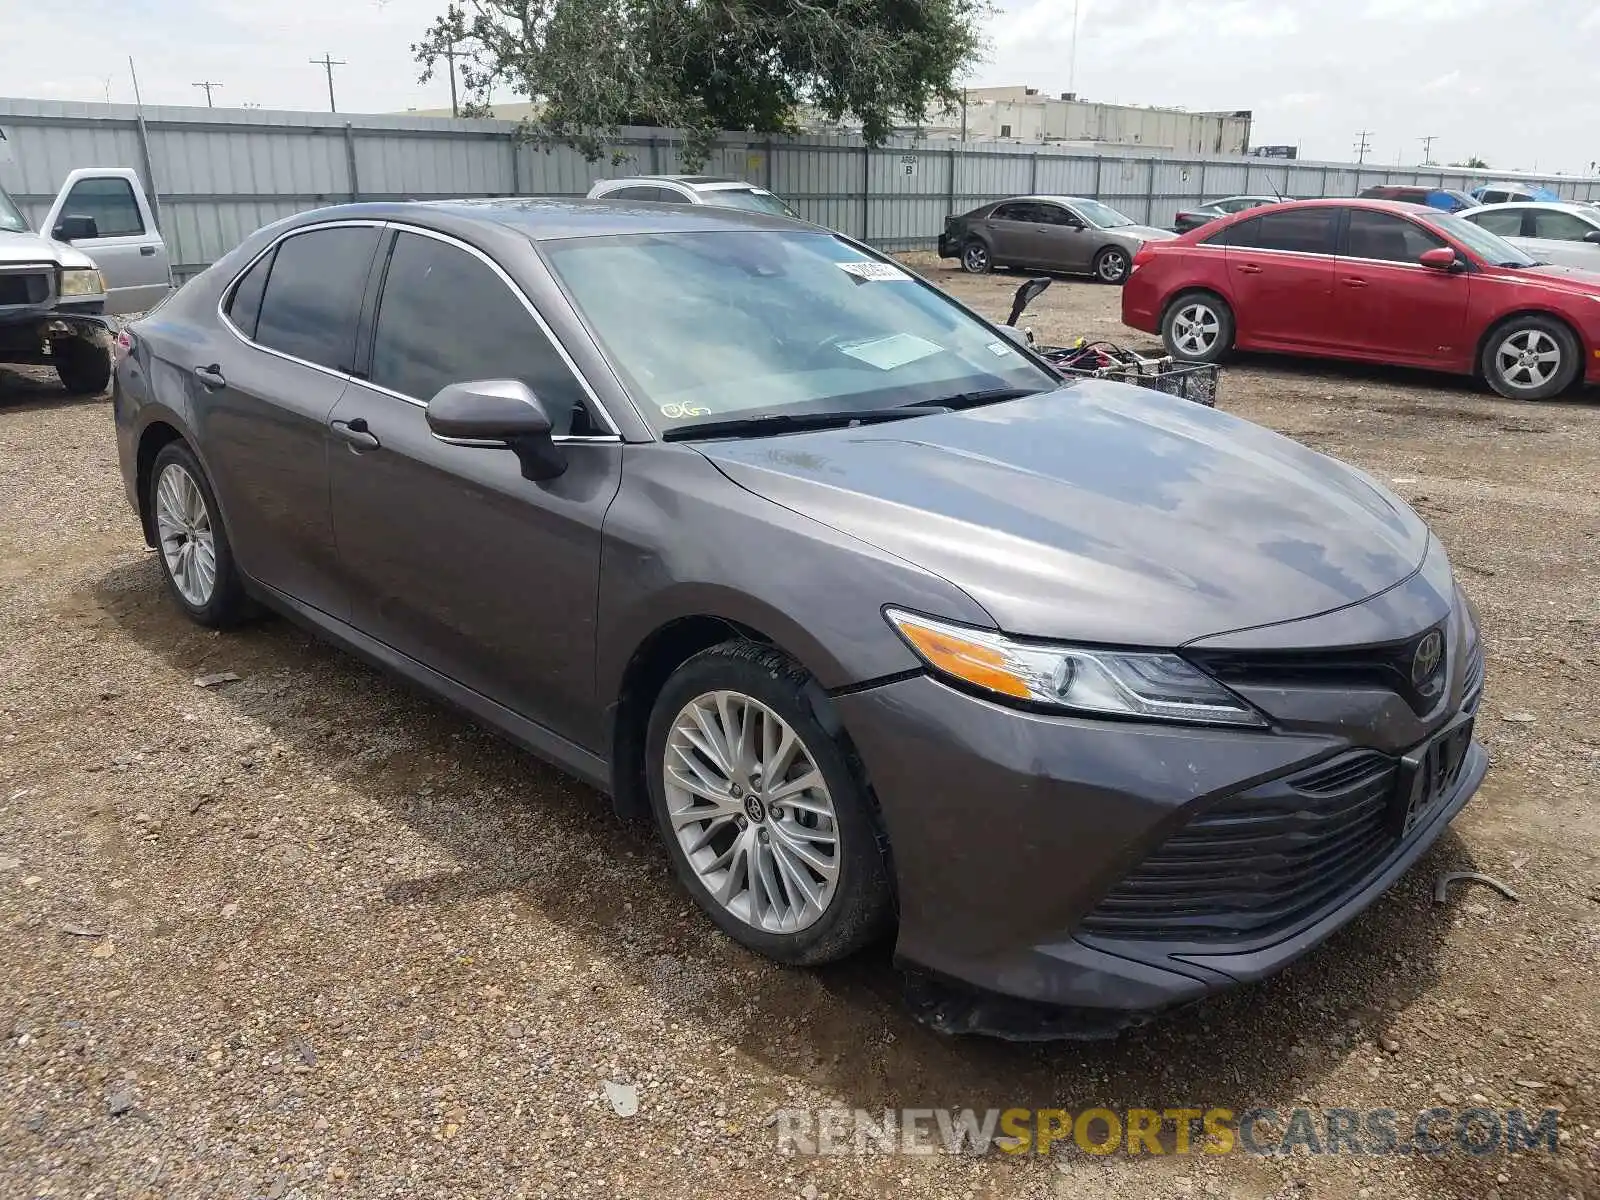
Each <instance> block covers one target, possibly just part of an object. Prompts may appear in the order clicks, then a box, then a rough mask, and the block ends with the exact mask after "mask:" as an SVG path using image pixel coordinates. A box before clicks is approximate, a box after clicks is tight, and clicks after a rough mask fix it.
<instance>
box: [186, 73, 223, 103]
mask: <svg viewBox="0 0 1600 1200" xmlns="http://www.w3.org/2000/svg"><path fill="white" fill-rule="evenodd" d="M189 86H190V87H197V88H205V90H206V107H207V108H211V107H213V105H212V103H211V89H212V88H219V87H221V86H222V85H221V84H220V83H218V82H217V81H216V80H214V79H204V80H201V81H200V82H199V83H191V84H190V85H189Z"/></svg>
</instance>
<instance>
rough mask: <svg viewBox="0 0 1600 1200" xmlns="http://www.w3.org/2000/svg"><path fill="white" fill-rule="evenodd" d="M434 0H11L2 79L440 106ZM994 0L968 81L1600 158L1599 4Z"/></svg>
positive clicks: (1, 41) (443, 90)
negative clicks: (416, 54) (204, 83)
mask: <svg viewBox="0 0 1600 1200" xmlns="http://www.w3.org/2000/svg"><path fill="white" fill-rule="evenodd" d="M443 4H444V0H382V2H379V0H65V2H62V3H54V4H49V3H45V4H41V3H31V2H29V0H8V2H7V4H6V7H7V9H8V10H9V11H8V12H7V14H6V16H5V18H4V21H3V32H0V94H3V95H8V96H27V97H35V98H50V99H62V100H104V99H106V98H107V96H108V95H109V97H110V99H111V100H113V101H121V102H127V101H130V100H132V99H133V89H132V85H131V83H130V82H129V77H128V61H127V60H128V55H130V54H131V55H133V56H134V59H135V62H136V64H137V66H138V71H139V82H140V87H141V89H142V92H143V96H144V100H145V102H146V103H160V104H197V103H198V104H203V103H204V102H205V98H204V95H203V93H202V92H201V91H200V90H199V89H197V88H195V87H193V86H191V85H192V84H193V83H195V82H198V81H201V80H207V79H209V80H216V81H220V82H221V83H222V85H223V86H222V87H221V88H220V89H218V90H216V93H215V95H216V103H217V104H218V105H219V106H224V105H225V106H230V107H231V106H237V105H240V104H244V103H253V104H258V105H260V106H261V107H263V108H311V109H315V108H326V106H327V84H326V78H325V76H324V74H323V71H322V68H321V67H320V66H313V65H311V63H310V62H308V61H307V60H309V59H311V58H313V57H319V56H320V55H322V53H323V52H324V51H331V52H332V54H333V57H334V58H342V59H346V60H347V65H345V66H342V67H337V68H335V76H334V85H335V89H336V91H337V98H338V104H339V108H340V110H341V111H347V112H357V111H360V112H389V111H396V110H403V109H405V108H408V107H415V108H437V107H443V106H447V105H448V104H449V102H450V97H449V89H448V85H447V84H446V83H444V82H443V81H442V80H435V81H434V82H433V83H430V84H428V85H426V86H424V85H422V84H419V83H418V82H417V69H416V65H415V63H414V62H413V61H412V59H411V54H410V50H409V45H410V43H411V42H412V41H414V40H415V39H416V38H417V37H418V36H419V35H420V34H421V33H422V31H423V30H424V29H425V28H426V27H427V25H428V22H429V19H430V18H431V17H432V16H433V15H434V14H435V13H437V12H439V11H440V10H441V9H442V8H443ZM1073 7H1074V5H1073V0H1001V3H1000V5H999V11H998V12H997V13H996V15H995V17H994V18H993V19H992V20H991V21H990V23H989V27H988V34H989V38H990V42H991V45H990V48H989V51H988V57H987V61H985V62H983V63H981V64H979V65H978V66H977V67H976V68H975V69H974V71H973V72H972V75H971V78H970V82H971V83H972V84H973V85H975V86H976V85H983V84H1001V83H1026V84H1029V85H1031V86H1033V87H1037V88H1039V89H1040V90H1041V91H1043V92H1046V93H1056V92H1063V91H1067V90H1069V88H1075V90H1076V91H1077V92H1078V93H1079V94H1080V95H1082V96H1084V97H1085V98H1088V99H1095V100H1107V101H1115V102H1118V103H1124V104H1157V105H1175V106H1181V107H1184V108H1189V109H1235V108H1248V109H1252V110H1254V112H1255V117H1256V124H1255V135H1254V140H1255V142H1256V143H1257V144H1264V143H1279V142H1286V143H1297V144H1299V145H1300V146H1301V153H1302V156H1303V157H1307V158H1326V159H1335V160H1346V159H1349V158H1351V157H1352V156H1353V151H1354V147H1355V143H1356V140H1357V135H1358V133H1359V131H1361V130H1363V129H1366V130H1370V131H1371V132H1370V134H1369V140H1370V143H1371V153H1370V156H1369V157H1370V158H1372V159H1373V160H1376V161H1378V162H1383V163H1391V164H1392V163H1394V162H1395V161H1397V159H1403V160H1404V161H1405V162H1406V163H1415V162H1418V161H1420V158H1421V152H1422V144H1421V142H1420V141H1419V139H1420V138H1422V137H1423V136H1424V135H1428V134H1432V135H1434V136H1435V137H1436V139H1437V140H1436V141H1435V142H1434V144H1433V156H1434V158H1435V159H1437V160H1439V161H1441V162H1443V161H1449V160H1452V159H1460V158H1464V157H1466V156H1467V155H1471V154H1477V155H1481V156H1482V157H1483V158H1485V159H1487V160H1488V161H1489V162H1490V163H1492V164H1494V165H1495V166H1498V167H1503V168H1506V169H1515V168H1521V169H1525V170H1533V169H1536V168H1537V169H1540V170H1546V171H1549V170H1564V171H1569V172H1577V171H1584V170H1586V169H1587V168H1588V166H1589V164H1590V163H1591V162H1593V161H1595V160H1597V159H1600V87H1597V86H1596V66H1597V64H1600V0H1079V5H1078V7H1079V12H1080V19H1079V36H1078V49H1077V54H1076V68H1075V70H1074V68H1073V65H1072V63H1073V59H1074V55H1073V53H1072V14H1073Z"/></svg>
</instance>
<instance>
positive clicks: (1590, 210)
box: [1467, 200, 1594, 217]
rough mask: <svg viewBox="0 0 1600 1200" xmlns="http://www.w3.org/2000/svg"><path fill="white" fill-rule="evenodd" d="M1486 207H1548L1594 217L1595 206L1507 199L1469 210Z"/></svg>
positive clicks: (1479, 210)
mask: <svg viewBox="0 0 1600 1200" xmlns="http://www.w3.org/2000/svg"><path fill="white" fill-rule="evenodd" d="M1486 208H1547V209H1550V210H1551V211H1552V212H1567V213H1573V214H1575V215H1577V216H1580V217H1593V216H1594V206H1593V205H1591V204H1579V203H1575V202H1573V201H1570V200H1506V201H1504V202H1503V203H1500V204H1480V205H1478V206H1477V207H1476V208H1472V209H1468V210H1467V211H1468V212H1481V211H1482V210H1484V209H1486Z"/></svg>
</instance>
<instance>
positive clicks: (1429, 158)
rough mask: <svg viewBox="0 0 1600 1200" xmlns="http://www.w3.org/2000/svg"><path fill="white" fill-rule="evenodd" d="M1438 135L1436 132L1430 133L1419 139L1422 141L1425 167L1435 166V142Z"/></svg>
mask: <svg viewBox="0 0 1600 1200" xmlns="http://www.w3.org/2000/svg"><path fill="white" fill-rule="evenodd" d="M1438 136H1439V135H1438V134H1436V133H1430V134H1429V135H1428V136H1427V137H1421V138H1418V139H1417V141H1419V142H1421V143H1422V165H1423V166H1425V167H1431V166H1433V143H1434V140H1435V139H1436V138H1437V137H1438Z"/></svg>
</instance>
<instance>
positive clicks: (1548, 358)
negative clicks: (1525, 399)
mask: <svg viewBox="0 0 1600 1200" xmlns="http://www.w3.org/2000/svg"><path fill="white" fill-rule="evenodd" d="M1494 363H1495V367H1496V369H1497V370H1498V371H1499V372H1500V378H1501V379H1503V380H1505V382H1506V385H1507V386H1508V387H1512V388H1515V389H1516V390H1518V391H1526V392H1531V391H1533V390H1534V389H1535V388H1540V387H1543V386H1544V385H1545V384H1547V383H1549V382H1550V381H1551V380H1552V379H1554V378H1555V376H1556V372H1557V371H1559V370H1561V347H1560V346H1559V345H1558V344H1557V343H1556V340H1555V338H1553V337H1551V336H1550V335H1549V334H1548V333H1546V332H1545V331H1544V330H1542V329H1519V330H1516V331H1515V332H1514V333H1512V334H1510V335H1509V336H1508V337H1506V338H1505V339H1504V340H1503V341H1502V342H1501V343H1500V345H1499V346H1497V347H1496V348H1495V352H1494Z"/></svg>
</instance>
